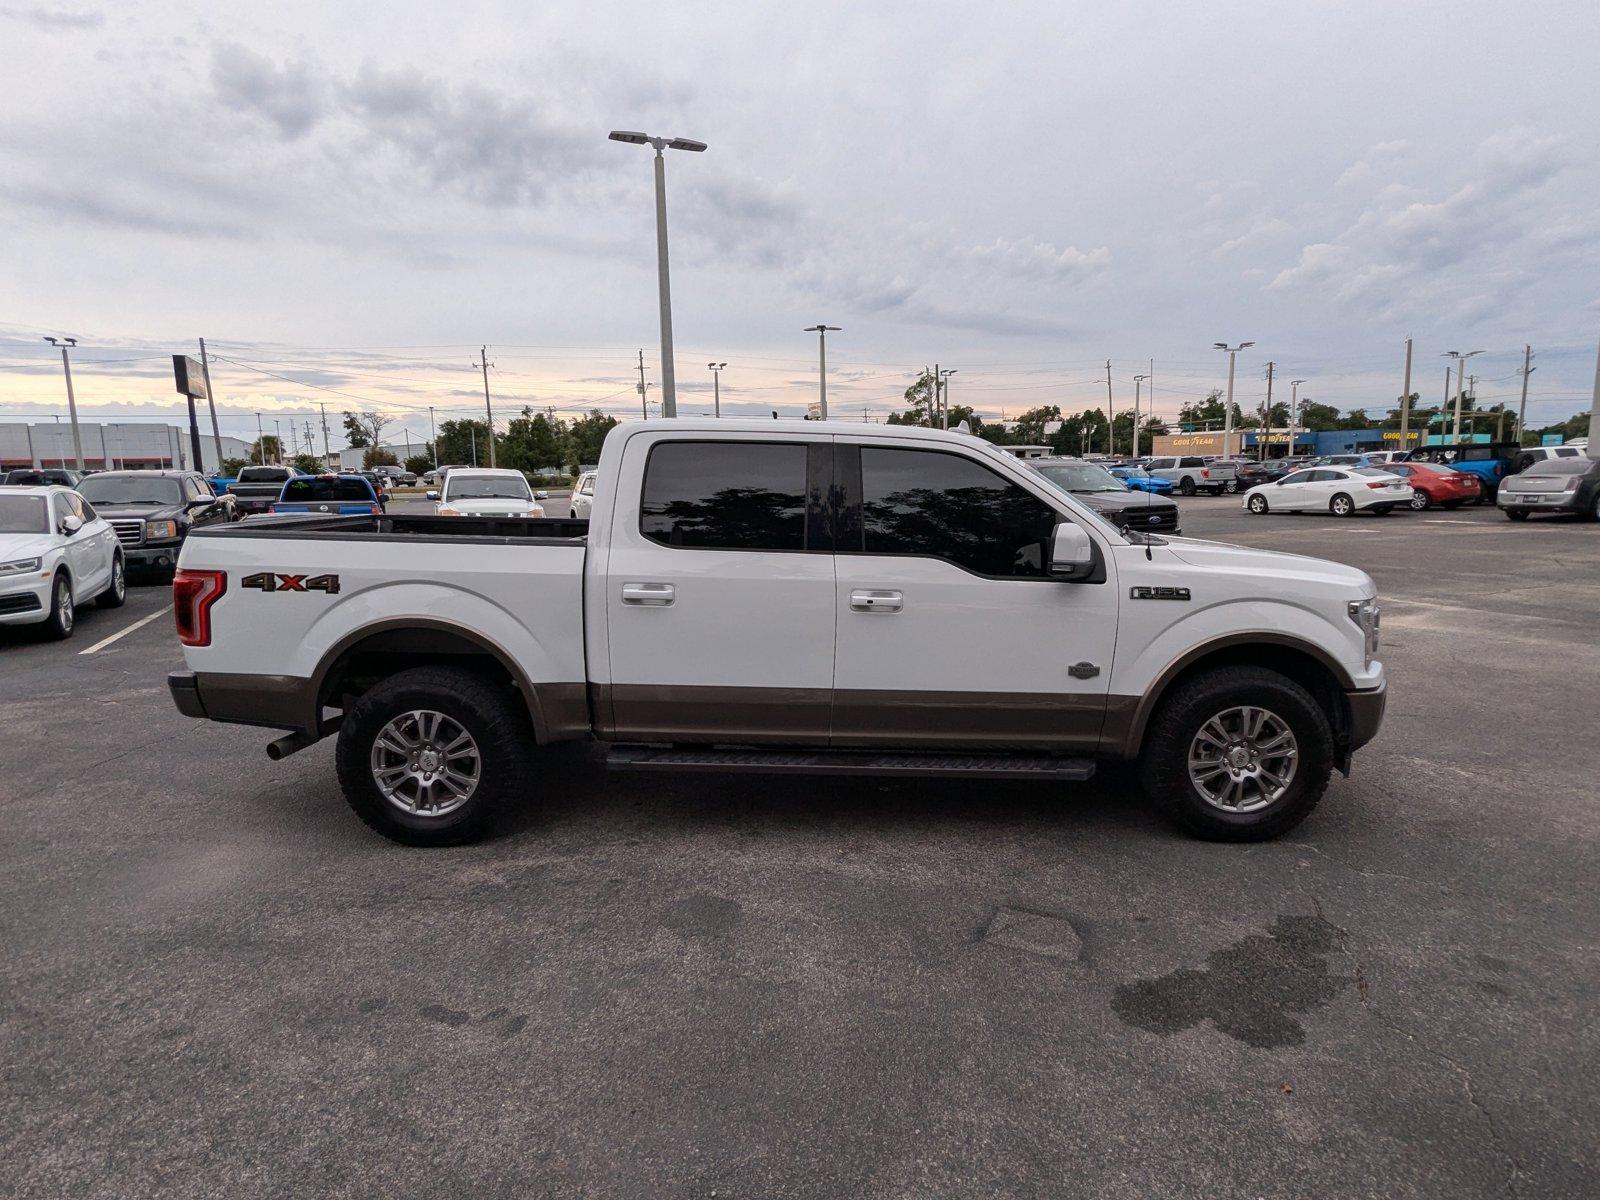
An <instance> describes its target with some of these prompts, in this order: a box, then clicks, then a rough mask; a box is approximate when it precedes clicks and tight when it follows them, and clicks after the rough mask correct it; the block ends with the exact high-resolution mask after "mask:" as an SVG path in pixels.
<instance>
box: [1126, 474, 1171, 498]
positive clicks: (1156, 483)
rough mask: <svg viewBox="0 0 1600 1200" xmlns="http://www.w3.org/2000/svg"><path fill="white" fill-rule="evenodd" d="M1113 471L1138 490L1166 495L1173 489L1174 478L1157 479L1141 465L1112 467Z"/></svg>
mask: <svg viewBox="0 0 1600 1200" xmlns="http://www.w3.org/2000/svg"><path fill="white" fill-rule="evenodd" d="M1111 473H1112V474H1113V475H1115V476H1116V477H1117V478H1118V479H1120V480H1122V482H1123V483H1125V484H1127V485H1128V486H1129V487H1130V488H1132V489H1133V490H1134V491H1136V492H1154V493H1155V494H1156V495H1158V496H1165V495H1166V494H1167V493H1168V492H1170V491H1171V490H1172V480H1170V479H1157V478H1156V477H1155V476H1154V475H1150V474H1147V473H1146V472H1145V471H1144V470H1143V469H1142V468H1140V467H1112V468H1111Z"/></svg>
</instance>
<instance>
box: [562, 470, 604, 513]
mask: <svg viewBox="0 0 1600 1200" xmlns="http://www.w3.org/2000/svg"><path fill="white" fill-rule="evenodd" d="M599 474H600V473H599V472H598V471H585V472H584V473H583V474H582V475H579V476H578V481H577V482H576V483H574V484H573V485H572V505H571V509H572V511H571V512H570V513H568V514H567V515H568V516H570V517H571V518H572V519H573V520H574V521H579V520H582V521H587V520H588V519H589V514H590V513H591V512H593V511H594V481H595V479H596V478H598V476H599Z"/></svg>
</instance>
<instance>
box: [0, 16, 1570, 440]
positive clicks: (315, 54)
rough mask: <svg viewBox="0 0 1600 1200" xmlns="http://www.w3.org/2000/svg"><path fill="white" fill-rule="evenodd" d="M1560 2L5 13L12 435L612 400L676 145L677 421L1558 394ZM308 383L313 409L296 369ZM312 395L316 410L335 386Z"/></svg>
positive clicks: (1, 360) (418, 421) (1, 292)
mask: <svg viewBox="0 0 1600 1200" xmlns="http://www.w3.org/2000/svg"><path fill="white" fill-rule="evenodd" d="M1597 61H1600V17H1597V16H1596V12H1595V9H1594V6H1593V4H1592V0H1585V2H1573V3H1545V4H1541V3H1533V4H1523V5H1506V4H1504V3H1502V2H1500V0H1493V2H1481V3H1480V2H1474V0H1467V2H1459V3H1450V4H1445V3H1394V2H1388V3H1376V2H1372V3H1368V2H1363V0H1344V2H1341V3H1330V4H1311V3H1307V4H1289V5H1285V4H1281V3H1279V4H1253V3H1229V2H1228V0H1218V2H1214V3H1211V4H1206V5H1190V6H1178V5H1173V4H1170V3H1148V4H1146V3H1136V2H1135V3H1123V4H1117V5H1106V4H1085V3H1078V2H1063V0H1052V2H1049V3H1025V2H1011V3H1005V4H999V5H973V4H970V3H961V4H955V3H950V4H947V3H940V2H937V0H919V2H917V3H899V2H892V0H885V2H881V3H876V4H861V3H854V4H831V3H826V2H820V3H812V4H807V5H777V4H765V3H755V2H751V0H745V2H743V3H727V4H721V3H718V4H712V3H706V4H675V5H663V4H658V3H626V2H621V0H584V2H582V3H578V2H575V0H552V2H549V3H545V4H541V5H530V4H527V3H525V2H519V3H503V4H500V3H456V4H450V5H441V4H438V3H436V2H429V3H409V2H398V3H397V2H387V3H384V4H381V5H380V4H377V3H368V4H351V3H329V2H328V0H319V2H317V3H299V2H296V0H280V2H278V3H275V4H272V5H261V4H248V5H237V6H230V5H226V4H220V3H208V4H179V3H163V2H159V0H150V2H142V3H141V2H136V0H130V2H126V3H123V4H118V5H105V6H99V7H96V6H94V4H93V0H73V3H72V4H70V5H67V6H60V7H58V6H56V5H54V4H50V3H39V4H35V3H29V2H28V0H0V72H3V75H4V78H5V80H6V103H5V105H4V106H3V107H0V164H3V169H0V248H3V249H0V420H5V419H8V418H9V419H35V420H38V419H44V420H48V419H49V418H50V416H51V415H53V414H56V413H60V412H62V411H64V400H63V395H62V387H61V379H60V363H59V360H58V359H54V358H51V357H50V350H49V347H48V346H45V345H44V344H43V343H42V342H41V341H40V340H39V339H40V337H41V336H42V335H43V334H44V333H65V334H70V335H74V336H76V337H78V338H79V339H80V341H81V343H82V346H81V349H80V351H79V352H78V353H77V357H76V359H75V364H76V369H75V379H76V382H77V384H78V394H79V401H80V405H81V406H82V407H83V409H84V410H85V411H86V412H87V413H90V414H93V415H101V414H105V415H111V414H120V415H139V416H155V415H157V414H159V413H161V412H163V411H168V412H171V413H176V411H177V410H176V408H175V407H174V406H173V405H172V397H170V395H169V393H170V388H171V375H170V366H169V359H168V358H167V357H166V356H168V355H170V354H171V353H172V352H173V351H182V350H185V349H192V348H193V346H194V339H195V338H196V337H198V336H205V337H206V338H207V341H208V345H210V346H211V347H212V348H213V350H214V352H215V353H216V354H217V355H218V356H219V358H218V359H216V360H214V379H215V383H216V387H217V390H218V392H219V393H220V394H221V396H222V408H223V425H224V432H235V433H239V434H243V433H245V432H246V431H247V430H249V431H252V432H253V428H254V424H255V418H254V415H253V414H254V413H255V412H257V411H264V412H266V413H268V414H269V415H270V414H273V413H279V414H288V413H302V412H309V411H311V410H312V409H313V408H315V407H316V405H317V404H319V403H327V404H328V405H329V408H330V412H332V411H334V410H336V409H340V408H347V407H350V408H354V407H363V408H373V409H383V410H386V411H389V412H391V413H394V414H395V415H396V416H397V418H398V419H399V423H400V424H407V425H410V427H411V428H413V429H416V430H425V429H426V420H427V416H426V408H427V406H428V405H434V406H435V407H436V408H437V409H438V410H439V411H440V412H441V413H447V412H454V411H456V410H463V411H464V410H465V409H466V408H467V407H469V406H471V405H473V404H474V403H475V402H476V401H475V399H474V397H476V396H478V395H479V394H480V393H479V392H478V391H477V390H475V389H476V388H477V387H478V386H480V384H479V381H478V379H477V377H476V376H475V375H474V373H473V369H472V366H471V363H472V361H473V359H474V357H475V354H476V351H477V348H478V346H479V345H480V344H483V343H487V344H488V345H489V348H490V349H489V357H490V359H491V361H492V362H493V363H494V371H493V372H492V373H491V383H492V385H493V387H494V390H495V391H496V393H497V394H498V395H500V397H501V401H500V403H501V405H502V411H509V410H510V409H512V408H514V407H517V406H520V405H521V404H523V403H530V404H534V405H536V406H538V407H544V406H553V407H555V408H556V409H558V410H562V411H578V410H581V409H586V408H589V407H594V406H597V407H600V408H602V409H605V410H606V411H611V412H615V413H616V414H617V415H619V416H625V415H627V414H629V413H634V412H637V411H638V404H637V395H636V393H634V392H633V391H632V385H633V383H635V382H636V381H637V373H636V363H637V351H638V350H639V349H640V348H643V349H644V351H645V362H646V372H647V376H648V378H649V380H650V382H651V385H652V388H651V394H652V396H654V395H655V394H656V391H655V386H654V385H655V384H656V383H657V381H658V380H659V375H660V367H659V361H658V351H659V335H658V327H657V323H656V322H657V316H656V313H657V310H656V293H655V248H654V234H653V210H652V203H651V176H650V160H649V153H648V152H647V151H646V150H644V149H642V148H638V147H630V146H623V145H618V144H614V143H610V142H608V141H606V138H605V135H606V132H607V131H608V130H610V129H613V128H623V129H642V130H645V131H647V132H650V133H658V134H667V135H682V136H687V137H694V138H698V139H701V140H703V141H706V142H708V143H709V144H710V150H709V152H707V153H706V154H703V155H692V154H683V153H675V154H670V155H669V157H668V164H667V166H668V179H669V189H668V190H669V206H670V215H671V230H672V256H673V257H672V262H673V275H672V279H673V300H674V323H675V326H676V331H677V349H678V352H677V369H678V377H679V400H680V407H681V408H682V409H683V410H684V411H689V412H693V411H702V410H707V409H709V406H710V386H711V385H710V376H709V373H708V372H707V371H706V368H705V364H706V363H707V362H708V361H709V360H712V359H715V360H716V361H726V362H727V363H728V364H729V366H728V368H727V371H726V372H725V374H724V376H723V380H724V383H725V385H726V386H725V388H724V397H723V399H724V410H725V411H732V412H739V411H744V412H747V413H749V414H751V415H755V414H765V413H766V412H768V411H770V410H772V409H778V410H779V411H780V412H783V413H785V414H789V415H799V414H800V413H801V412H802V411H803V410H804V406H805V404H806V402H807V401H809V400H811V399H813V398H814V396H815V387H816V369H815V362H816V360H815V352H816V343H815V340H814V338H815V335H810V334H806V333H803V332H802V329H803V328H804V327H805V326H807V325H814V324H816V323H817V321H819V320H823V321H826V322H827V323H828V324H830V325H839V326H843V332H841V333H839V334H835V335H833V336H832V338H831V339H830V343H829V351H830V354H829V359H830V384H829V397H830V400H831V401H832V402H833V406H834V408H835V413H836V415H838V414H839V413H840V412H844V413H848V414H850V415H855V414H857V413H864V414H870V415H875V416H878V417H881V416H883V415H885V414H886V413H888V412H890V411H893V410H895V409H896V408H898V407H899V404H898V396H899V394H900V392H901V391H903V389H904V388H905V386H906V384H907V383H908V382H909V381H910V379H911V378H912V377H913V376H914V375H915V373H916V372H917V371H918V370H919V369H920V368H921V367H922V366H923V365H924V364H931V363H932V362H934V361H938V362H940V363H942V364H944V365H947V366H952V367H955V368H957V369H958V374H957V375H956V377H955V380H954V383H953V389H952V395H953V398H954V399H955V400H956V401H957V402H958V403H960V402H964V403H968V404H972V405H974V406H975V407H976V408H977V409H978V410H979V411H980V412H984V413H988V414H992V415H1000V414H1001V413H1003V412H1004V413H1010V414H1013V415H1014V414H1015V413H1017V412H1019V411H1021V410H1022V409H1025V408H1028V407H1032V406H1034V405H1036V404H1039V403H1059V404H1061V405H1062V406H1063V407H1064V408H1068V409H1073V408H1077V407H1084V406H1087V405H1089V404H1103V403H1104V399H1105V381H1104V375H1105V361H1106V359H1107V358H1110V359H1111V362H1112V376H1113V387H1114V390H1115V394H1116V402H1117V405H1118V407H1119V408H1120V407H1122V406H1123V405H1125V404H1126V403H1128V401H1129V400H1130V399H1131V396H1132V391H1133V385H1132V377H1133V376H1134V375H1135V374H1136V373H1138V374H1143V373H1148V372H1149V371H1150V370H1151V367H1150V363H1151V360H1154V374H1155V384H1156V403H1157V406H1158V410H1159V411H1161V412H1164V413H1171V412H1173V411H1174V410H1175V409H1176V406H1177V405H1178V404H1179V403H1180V402H1181V401H1183V400H1185V399H1189V398H1191V397H1192V396H1196V395H1201V394H1203V393H1204V392H1205V391H1206V390H1207V389H1209V388H1210V387H1212V386H1216V385H1218V384H1220V383H1221V382H1222V381H1223V380H1224V378H1225V360H1224V358H1223V356H1221V355H1219V354H1217V353H1215V352H1214V351H1212V350H1211V349H1210V346H1211V344H1212V343H1213V342H1214V341H1220V340H1225V339H1226V340H1235V341H1237V340H1242V339H1248V340H1253V341H1255V342H1256V344H1257V345H1256V348H1255V349H1254V350H1252V351H1251V352H1250V353H1249V355H1248V356H1245V357H1242V358H1241V362H1240V383H1239V398H1240V400H1241V402H1243V403H1246V404H1249V403H1251V402H1252V401H1254V400H1255V398H1256V397H1258V396H1259V395H1260V393H1261V392H1262V390H1263V389H1264V386H1265V385H1264V383H1263V381H1262V379H1261V374H1262V372H1263V370H1264V367H1265V364H1266V362H1267V361H1268V360H1269V359H1270V360H1273V361H1275V362H1276V363H1277V368H1278V377H1279V378H1280V379H1291V378H1303V379H1305V380H1307V381H1308V382H1307V383H1306V384H1305V385H1304V386H1303V388H1302V391H1303V394H1309V395H1312V396H1314V397H1315V398H1316V399H1318V400H1319V401H1323V402H1326V403H1331V404H1335V405H1337V406H1339V407H1341V408H1345V409H1349V408H1353V407H1359V406H1365V407H1368V408H1369V409H1373V410H1377V409H1381V408H1383V407H1386V406H1387V405H1389V404H1392V403H1393V397H1395V396H1397V395H1398V394H1399V391H1400V382H1401V380H1400V373H1401V367H1402V362H1403V352H1404V343H1405V339H1406V338H1407V337H1413V338H1415V339H1416V361H1417V369H1416V375H1415V377H1414V383H1413V386H1414V388H1415V389H1416V390H1418V391H1420V392H1421V393H1422V394H1423V395H1424V397H1426V398H1428V399H1430V400H1432V399H1434V398H1436V397H1439V396H1442V395H1443V393H1444V369H1443V360H1442V359H1441V358H1440V357H1439V356H1440V354H1441V353H1442V352H1443V351H1445V350H1447V349H1452V348H1459V349H1479V348H1483V349H1485V350H1487V351H1489V353H1486V354H1484V355H1483V356H1481V357H1480V358H1478V359H1475V360H1474V366H1475V369H1476V370H1477V371H1478V374H1479V375H1480V377H1481V381H1480V383H1479V386H1478V393H1479V396H1480V399H1482V400H1483V401H1484V402H1486V403H1490V402H1493V401H1494V400H1495V399H1500V398H1506V397H1514V396H1515V394H1516V392H1517V388H1518V377H1517V375H1516V371H1517V368H1518V367H1519V366H1520V365H1521V352H1522V346H1523V344H1524V343H1525V342H1531V343H1532V344H1533V346H1534V348H1535V352H1536V355H1537V358H1536V365H1537V367H1538V370H1537V372H1536V373H1535V374H1534V375H1533V377H1532V389H1531V391H1532V397H1533V401H1534V404H1533V406H1532V412H1531V414H1530V419H1536V420H1539V421H1541V422H1542V421H1544V420H1547V419H1551V420H1553V419H1555V418H1557V417H1564V416H1566V415H1568V414H1570V413H1572V412H1574V411H1578V410H1579V409H1580V408H1586V407H1587V399H1588V393H1589V388H1590V383H1591V381H1592V378H1593V372H1594V360H1595V345H1596V342H1597V340H1600V204H1597V202H1596V199H1595V198H1596V197H1597V196H1600V163H1597V160H1596V151H1597V143H1596V136H1595V131H1596V130H1597V129H1600V71H1596V69H1595V65H1594V64H1595V63H1596V62H1597ZM314 385H315V386H314ZM323 389H332V390H331V391H329V390H323Z"/></svg>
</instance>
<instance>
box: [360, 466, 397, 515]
mask: <svg viewBox="0 0 1600 1200" xmlns="http://www.w3.org/2000/svg"><path fill="white" fill-rule="evenodd" d="M355 474H357V475H360V476H361V478H363V479H365V480H366V481H367V483H368V484H369V485H370V486H371V488H372V494H373V495H374V496H376V497H377V498H378V507H379V508H380V509H384V510H387V509H388V507H389V485H388V484H387V483H385V482H384V478H383V476H382V475H379V474H378V473H377V472H376V471H357V472H355Z"/></svg>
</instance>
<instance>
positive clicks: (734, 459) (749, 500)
mask: <svg viewBox="0 0 1600 1200" xmlns="http://www.w3.org/2000/svg"><path fill="white" fill-rule="evenodd" d="M808 455H809V449H808V446H807V443H805V442H662V443H660V444H659V445H657V446H655V447H653V448H652V449H651V451H650V458H649V460H648V461H647V462H646V463H645V470H644V492H643V496H642V497H641V499H640V507H639V531H640V532H641V533H642V534H644V536H645V537H647V538H649V539H650V540H651V541H653V542H659V543H660V544H661V545H663V546H676V547H681V548H683V549H691V550H694V549H698V550H805V549H807V545H806V541H807V538H806V525H807V522H806V466H807V459H808ZM812 548H813V549H820V548H822V547H812Z"/></svg>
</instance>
